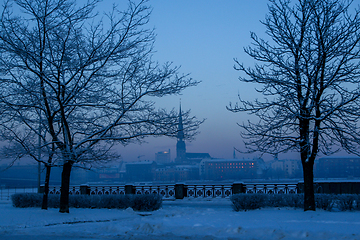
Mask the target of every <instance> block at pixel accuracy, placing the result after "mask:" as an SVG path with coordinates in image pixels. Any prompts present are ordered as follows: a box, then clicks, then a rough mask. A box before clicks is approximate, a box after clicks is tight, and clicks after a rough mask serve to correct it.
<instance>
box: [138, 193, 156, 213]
mask: <svg viewBox="0 0 360 240" xmlns="http://www.w3.org/2000/svg"><path fill="white" fill-rule="evenodd" d="M132 203H133V205H132V206H131V207H132V208H133V209H134V210H135V211H155V210H158V209H159V208H160V207H161V204H162V198H161V196H160V195H157V194H144V195H133V196H132Z"/></svg>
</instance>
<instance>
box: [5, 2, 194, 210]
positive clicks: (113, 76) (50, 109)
mask: <svg viewBox="0 0 360 240" xmlns="http://www.w3.org/2000/svg"><path fill="white" fill-rule="evenodd" d="M98 2H99V1H98V0H89V1H88V2H86V3H85V5H83V6H81V7H78V6H77V5H76V1H73V0H70V1H68V0H66V1H65V0H36V1H26V0H13V1H11V0H9V1H7V2H6V3H5V5H4V9H3V12H2V16H1V25H0V54H1V56H0V58H1V59H0V61H1V67H2V69H1V70H2V71H1V73H2V74H1V82H0V85H1V88H2V92H1V95H0V99H1V101H0V102H1V103H0V104H2V106H4V109H5V110H3V111H4V112H5V113H6V115H7V120H6V122H3V124H11V123H14V122H16V126H15V127H17V128H24V129H31V130H32V131H33V130H35V128H34V124H37V123H38V122H39V115H41V116H42V119H43V121H41V124H42V129H44V131H45V132H46V133H47V134H46V138H47V141H46V142H47V143H48V144H50V145H49V146H52V144H55V146H56V149H57V151H59V152H60V154H61V157H62V161H63V162H62V166H63V171H62V180H61V196H60V212H69V205H68V200H69V184H70V173H71V169H72V167H73V165H74V164H77V163H85V164H86V163H88V164H89V163H91V162H98V161H106V160H108V159H109V154H110V153H111V151H110V150H111V149H112V147H113V146H114V144H116V143H121V144H124V145H126V144H128V143H130V142H134V141H142V140H143V139H144V137H146V136H174V135H175V134H176V131H177V125H176V122H177V113H176V112H175V111H174V110H172V111H170V112H168V111H166V110H164V109H160V110H157V109H156V108H155V106H154V102H153V101H151V98H153V97H164V96H167V95H172V94H178V93H180V92H181V91H182V90H183V89H185V88H187V87H190V86H195V85H197V83H198V82H197V81H194V80H192V79H190V78H188V76H187V75H179V74H178V70H179V68H178V67H172V65H171V64H170V63H166V64H165V65H164V66H160V65H159V64H158V63H156V62H154V61H153V60H152V46H153V43H154V32H153V30H149V29H146V28H145V25H146V24H147V23H148V20H149V16H150V12H151V11H150V9H149V7H148V6H146V5H145V3H146V1H140V2H139V3H134V2H131V1H130V2H129V7H128V9H127V10H125V11H120V10H118V9H117V8H116V7H113V9H112V11H111V12H110V13H107V14H105V15H104V16H100V15H98V14H96V13H95V12H94V10H95V8H96V7H97V5H98ZM11 3H13V5H14V6H16V7H18V10H19V11H18V12H21V13H22V15H21V16H16V15H14V14H13V12H12V7H14V6H13V5H11ZM184 124H185V125H187V126H188V132H189V133H190V135H191V132H193V133H195V130H196V129H197V127H198V126H199V124H200V121H197V120H196V118H194V117H190V115H189V112H187V113H185V114H184Z"/></svg>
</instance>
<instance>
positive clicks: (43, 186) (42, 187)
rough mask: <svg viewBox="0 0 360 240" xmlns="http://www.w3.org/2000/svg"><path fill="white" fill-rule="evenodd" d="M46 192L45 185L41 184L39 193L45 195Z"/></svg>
mask: <svg viewBox="0 0 360 240" xmlns="http://www.w3.org/2000/svg"><path fill="white" fill-rule="evenodd" d="M44 192H45V185H44V184H41V185H40V188H39V193H44Z"/></svg>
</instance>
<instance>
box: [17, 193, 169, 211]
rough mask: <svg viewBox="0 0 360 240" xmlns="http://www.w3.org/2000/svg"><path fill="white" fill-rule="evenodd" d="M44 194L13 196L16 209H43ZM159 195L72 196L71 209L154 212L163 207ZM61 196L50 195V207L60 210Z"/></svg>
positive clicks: (70, 199)
mask: <svg viewBox="0 0 360 240" xmlns="http://www.w3.org/2000/svg"><path fill="white" fill-rule="evenodd" d="M42 197H43V195H42V194H39V193H17V194H14V195H12V196H11V200H12V203H13V206H14V207H20V208H26V207H41V205H42ZM161 204H162V198H161V196H159V195H152V194H151V195H70V196H69V207H73V208H117V209H126V208H128V207H132V208H133V209H134V210H136V211H154V210H157V209H159V208H160V207H161ZM59 205H60V195H53V194H49V198H48V207H49V208H58V207H59Z"/></svg>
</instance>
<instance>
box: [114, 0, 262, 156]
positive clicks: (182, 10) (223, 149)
mask: <svg viewBox="0 0 360 240" xmlns="http://www.w3.org/2000/svg"><path fill="white" fill-rule="evenodd" d="M149 3H150V5H151V6H152V7H153V12H152V14H151V19H150V23H149V25H148V27H155V32H156V34H157V37H156V43H155V51H156V53H155V55H154V58H155V59H156V60H158V61H159V62H160V63H161V62H166V61H171V62H173V63H174V65H177V66H179V65H181V69H180V70H181V72H183V73H190V74H191V75H190V76H191V77H192V78H194V79H196V80H199V81H201V84H199V85H198V86H196V87H192V88H189V89H187V90H185V91H184V92H183V94H182V95H181V96H171V97H166V98H162V99H159V101H157V102H158V106H159V107H166V108H168V109H170V108H173V107H175V108H176V109H178V107H179V101H180V98H181V103H182V108H183V109H184V110H187V109H191V112H192V114H193V115H196V116H197V117H198V118H199V119H203V118H206V121H205V123H204V124H202V125H201V127H200V129H199V131H200V134H199V135H198V136H197V137H196V139H195V140H194V141H192V142H186V146H187V151H188V152H208V153H210V155H211V156H212V157H218V158H231V157H232V154H233V147H237V148H242V145H243V144H242V139H241V137H240V136H239V131H240V128H239V127H238V126H237V122H241V121H243V120H245V121H246V120H247V118H249V116H248V115H247V114H234V113H231V112H229V111H227V110H226V106H227V105H228V104H229V102H236V101H237V94H238V93H240V94H242V96H244V97H246V98H250V99H251V97H252V96H253V94H254V93H255V91H254V86H252V85H249V84H244V83H240V82H239V81H238V79H237V78H238V76H239V74H240V73H239V72H237V71H235V70H234V69H233V66H234V60H233V59H234V58H238V59H239V60H240V61H242V62H245V63H248V64H249V66H251V65H253V61H252V59H250V58H249V57H247V55H246V54H245V53H244V51H243V48H244V47H245V46H248V45H249V44H250V43H251V41H250V31H254V32H256V33H257V34H258V35H259V36H265V28H264V27H263V25H262V24H261V23H260V20H264V18H265V15H266V14H267V11H268V8H267V3H268V1H267V0H252V1H249V0H227V1H220V0H196V1H194V0H171V1H164V0H150V2H149ZM243 94H244V95H243ZM147 142H148V143H147V144H142V145H130V146H126V147H125V148H120V151H121V154H122V156H123V159H124V160H125V161H130V160H135V159H137V157H138V156H141V155H144V156H142V157H141V158H140V159H141V160H145V159H148V160H154V158H155V153H156V152H158V151H165V150H168V149H170V150H171V157H172V159H174V158H175V155H176V149H175V145H176V139H170V138H157V139H154V138H148V139H147ZM238 157H243V156H242V155H241V156H240V154H238ZM244 157H249V156H244Z"/></svg>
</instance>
